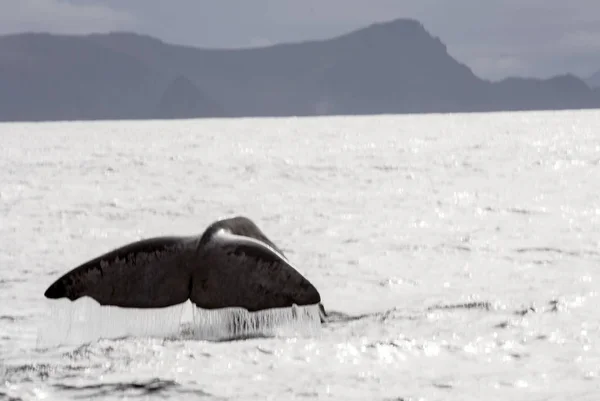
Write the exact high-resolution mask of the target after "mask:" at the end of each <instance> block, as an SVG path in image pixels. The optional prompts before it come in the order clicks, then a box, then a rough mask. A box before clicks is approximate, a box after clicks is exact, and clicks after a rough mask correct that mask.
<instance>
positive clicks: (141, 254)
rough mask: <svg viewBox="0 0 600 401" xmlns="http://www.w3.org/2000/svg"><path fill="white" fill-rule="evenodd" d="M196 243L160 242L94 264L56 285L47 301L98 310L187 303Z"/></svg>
mask: <svg viewBox="0 0 600 401" xmlns="http://www.w3.org/2000/svg"><path fill="white" fill-rule="evenodd" d="M196 244H197V240H195V239H194V238H185V237H158V238H150V239H146V240H142V241H138V242H134V243H131V244H128V245H126V246H123V247H121V248H118V249H115V250H113V251H111V252H108V253H106V254H104V255H102V256H99V257H97V258H95V259H92V260H90V261H88V262H86V263H84V264H82V265H80V266H78V267H76V268H74V269H73V270H71V271H70V272H68V273H66V274H65V275H64V276H62V277H61V278H59V279H58V280H56V281H55V282H54V283H53V284H52V285H51V286H50V287H48V289H47V290H46V292H45V293H44V295H45V296H46V298H53V299H57V298H68V299H70V300H71V301H74V300H76V299H78V298H81V297H84V296H88V297H90V298H93V299H95V300H96V301H97V302H98V303H99V304H100V305H113V306H120V307H126V308H160V307H166V306H171V305H176V304H179V303H183V302H185V301H186V300H187V299H188V293H189V283H190V278H191V275H190V267H191V264H192V263H193V262H194V261H193V258H194V254H195V251H196V246H195V245H196Z"/></svg>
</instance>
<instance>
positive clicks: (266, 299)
mask: <svg viewBox="0 0 600 401" xmlns="http://www.w3.org/2000/svg"><path fill="white" fill-rule="evenodd" d="M44 295H45V296H46V297H47V298H52V299H58V298H68V299H70V300H71V301H74V300H76V299H78V298H81V297H84V296H88V297H90V298H93V299H94V300H96V301H97V302H98V303H100V304H101V305H112V306H120V307H125V308H161V307H167V306H172V305H176V304H181V303H183V302H186V301H187V300H188V299H190V300H191V301H192V302H193V303H194V304H195V305H197V306H199V307H201V308H204V309H218V308H227V307H241V308H245V309H247V310H248V311H259V310H264V309H270V308H282V307H290V306H292V305H294V304H296V305H298V306H302V305H311V304H320V302H321V297H320V294H319V292H318V291H317V289H316V288H315V287H314V286H313V285H312V284H311V283H310V282H309V281H308V280H307V279H306V278H305V277H304V276H302V275H301V274H300V273H299V272H298V271H297V270H296V269H295V268H294V267H293V266H292V265H291V264H290V262H289V261H288V260H287V258H286V257H285V256H284V254H283V252H282V251H281V250H280V249H279V248H278V247H277V246H276V245H275V244H274V243H273V242H272V241H271V240H269V239H268V238H267V237H266V235H265V234H264V233H263V232H262V231H261V230H260V229H259V228H258V227H257V226H256V224H254V223H253V222H252V221H251V220H250V219H248V218H246V217H241V216H238V217H233V218H230V219H224V220H219V221H216V222H214V223H213V224H211V225H210V226H209V227H208V228H207V229H206V230H205V231H204V233H203V234H202V235H200V236H190V237H157V238H150V239H146V240H142V241H138V242H134V243H131V244H128V245H126V246H123V247H121V248H118V249H115V250H113V251H111V252H108V253H106V254H104V255H102V256H99V257H97V258H95V259H93V260H90V261H88V262H86V263H84V264H82V265H80V266H78V267H76V268H74V269H73V270H71V271H69V272H67V273H66V274H65V275H63V276H62V277H60V278H59V279H58V280H56V281H55V282H54V283H53V284H52V285H50V287H48V289H47V290H46V292H45V293H44Z"/></svg>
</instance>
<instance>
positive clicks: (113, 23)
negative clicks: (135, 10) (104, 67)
mask: <svg viewBox="0 0 600 401" xmlns="http://www.w3.org/2000/svg"><path fill="white" fill-rule="evenodd" d="M134 25H135V18H134V17H133V16H132V15H131V14H128V13H126V12H123V11H119V10H115V9H112V8H109V7H106V6H103V5H99V4H92V3H84V2H83V1H80V2H78V3H70V2H68V1H64V0H3V3H2V13H1V14H0V33H2V34H6V33H16V32H23V31H34V32H41V31H43V32H53V33H72V34H80V33H90V32H105V31H108V30H119V29H127V28H129V27H133V26H134Z"/></svg>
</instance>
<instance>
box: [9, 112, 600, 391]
mask: <svg viewBox="0 0 600 401" xmlns="http://www.w3.org/2000/svg"><path fill="white" fill-rule="evenodd" d="M599 189H600V111H577V112H573V111H569V112H530V113H496V114H464V115H463V114H455V115H419V116H371V117H336V118H329V117H327V118H301V119H297V118H284V119H238V120H186V121H135V122H68V123H67V122H64V123H33V124H22V123H19V124H16V123H15V124H1V125H0V379H1V380H0V399H11V400H19V399H23V400H30V399H40V400H41V399H44V400H65V399H86V398H89V397H94V398H96V399H110V400H117V399H125V398H134V399H137V398H140V397H141V398H142V399H154V398H160V399H164V398H169V399H206V400H210V399H218V400H264V399H272V400H292V399H332V400H447V399H454V400H481V399H485V400H565V399H577V400H579V401H581V400H596V399H598V395H599V394H600V377H599V375H600V308H598V302H599V296H598V291H599V289H598V288H599V287H598V283H599V282H600V190H599ZM231 215H245V216H248V217H250V218H252V219H253V220H254V221H255V222H257V224H258V225H259V226H260V227H261V228H262V229H263V231H265V233H266V234H267V235H268V236H269V237H270V238H271V239H272V240H273V241H274V242H275V243H276V244H278V245H279V246H280V247H281V248H282V249H283V250H284V252H286V254H287V255H289V258H290V259H291V261H292V262H293V263H294V264H295V265H297V266H298V268H299V270H300V271H301V273H302V274H304V275H305V276H306V277H307V278H308V279H309V280H311V281H312V282H313V283H314V284H315V285H316V287H317V288H318V289H319V290H320V293H321V296H322V299H323V303H324V305H325V308H326V309H327V311H328V312H329V313H330V316H329V318H328V321H327V322H325V323H324V324H323V325H320V327H313V329H312V330H308V331H302V330H295V331H294V330H292V331H288V332H284V331H282V332H278V333H276V334H273V335H266V336H260V337H251V338H245V339H240V340H235V341H218V340H217V341H214V340H210V341H209V340H206V339H202V338H198V337H196V336H194V335H193V333H194V325H195V324H199V325H204V324H206V321H207V320H206V319H204V320H202V319H197V318H196V317H197V316H198V314H197V312H196V311H194V310H193V308H192V307H191V306H190V305H182V306H179V307H173V308H170V309H168V310H162V311H146V312H145V313H146V315H143V314H141V312H140V313H138V314H136V311H125V312H124V311H115V310H112V311H106V310H104V309H102V308H99V307H98V306H97V305H94V304H93V303H90V302H87V303H86V301H85V300H83V302H79V301H78V302H77V303H75V304H72V303H69V302H62V303H61V302H60V301H55V302H50V301H49V300H46V299H45V298H44V297H43V292H44V290H45V289H46V288H47V286H48V285H49V284H51V283H52V282H53V281H54V280H55V279H56V278H58V277H59V276H60V275H62V274H63V273H64V272H66V271H67V270H69V269H71V268H73V267H75V266H77V265H79V264H80V263H82V262H84V261H86V260H89V259H91V258H93V257H96V256H98V255H100V254H102V253H104V252H106V251H108V250H111V249H113V248H115V247H118V246H121V245H124V244H126V243H128V242H132V241H135V240H138V239H140V238H147V237H152V236H160V235H169V234H175V235H188V234H196V233H201V232H202V231H203V230H204V229H205V227H206V226H207V225H208V224H209V223H211V222H212V221H214V220H216V219H218V218H220V217H226V216H231ZM67 304H68V305H67ZM69 308H71V309H69ZM131 313H133V315H132V314H131ZM59 315H60V316H61V317H60V318H59V317H58V316H59ZM217 320H218V319H217ZM135 322H138V323H140V325H138V326H140V327H141V326H143V327H144V330H145V331H144V333H145V334H144V333H142V334H140V335H132V334H128V333H129V332H128V331H127V330H129V328H130V327H133V326H135V324H134V323H135ZM148 322H150V323H148ZM147 323H148V324H149V325H150V326H151V327H150V326H148V324H147ZM138 326H136V327H138ZM148 327H150V328H148ZM123 328H127V329H123ZM138 328H139V327H138ZM119 329H123V330H124V331H121V332H120V331H119ZM111 330H112V331H111ZM103 333H104V334H103ZM106 333H113V334H114V335H113V336H112V337H111V336H110V335H108V334H106ZM67 337H68V338H67Z"/></svg>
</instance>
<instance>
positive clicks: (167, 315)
mask: <svg viewBox="0 0 600 401" xmlns="http://www.w3.org/2000/svg"><path fill="white" fill-rule="evenodd" d="M50 305H51V306H50V314H49V316H48V317H47V321H46V324H45V325H42V327H41V328H40V330H39V332H38V338H37V347H44V348H45V347H52V346H57V345H67V344H69V345H70V344H82V343H88V342H92V341H96V340H99V339H101V338H105V339H110V338H120V337H130V336H150V337H163V336H171V335H177V334H178V333H179V328H180V323H181V317H182V313H183V309H184V306H185V305H186V304H185V303H183V304H179V305H174V306H169V307H166V308H160V309H134V308H120V307H116V306H101V305H100V304H99V303H98V302H96V301H95V300H93V299H91V298H89V297H83V298H80V299H78V300H77V301H74V302H71V301H69V300H66V299H61V300H56V301H52V302H51V304H50Z"/></svg>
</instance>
